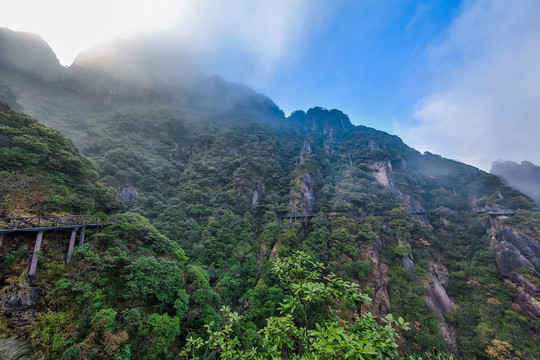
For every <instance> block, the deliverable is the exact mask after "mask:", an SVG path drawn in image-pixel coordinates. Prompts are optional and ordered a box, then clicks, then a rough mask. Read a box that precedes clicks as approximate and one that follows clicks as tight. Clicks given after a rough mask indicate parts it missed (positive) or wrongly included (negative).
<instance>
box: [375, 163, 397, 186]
mask: <svg viewBox="0 0 540 360" xmlns="http://www.w3.org/2000/svg"><path fill="white" fill-rule="evenodd" d="M373 170H374V172H373V176H374V177H375V180H377V182H378V183H379V184H381V185H382V186H384V187H385V188H386V189H388V190H394V184H393V183H392V181H390V179H389V177H388V174H389V173H390V171H392V165H391V164H390V162H389V161H379V162H376V163H375V164H373Z"/></svg>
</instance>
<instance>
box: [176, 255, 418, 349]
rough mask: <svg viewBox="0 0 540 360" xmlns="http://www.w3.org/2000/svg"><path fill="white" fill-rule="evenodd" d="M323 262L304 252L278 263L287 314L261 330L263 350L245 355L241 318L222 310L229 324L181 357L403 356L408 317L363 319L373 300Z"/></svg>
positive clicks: (190, 342) (195, 341)
mask: <svg viewBox="0 0 540 360" xmlns="http://www.w3.org/2000/svg"><path fill="white" fill-rule="evenodd" d="M323 271H324V267H323V265H322V264H321V263H319V262H315V261H313V259H312V258H311V257H310V256H309V255H307V254H305V253H303V252H295V253H294V254H293V256H291V257H285V258H281V259H277V260H275V261H274V264H273V268H272V272H273V274H274V275H275V276H276V277H277V278H278V279H279V281H280V284H281V286H282V287H283V288H284V289H285V291H286V293H287V295H286V297H285V300H284V301H283V302H282V304H281V308H280V311H281V314H280V315H279V316H273V317H270V318H268V319H267V325H266V326H265V327H264V328H263V329H262V330H261V331H260V334H261V335H262V336H263V342H262V347H261V348H252V349H250V350H247V351H246V350H243V349H242V348H241V346H240V341H239V340H238V338H237V337H234V338H233V337H232V333H233V330H232V329H233V325H234V324H235V323H237V322H239V320H240V318H241V317H240V316H239V315H238V314H237V313H235V312H231V311H230V310H229V309H228V308H222V312H223V313H224V317H225V319H226V322H225V324H224V325H223V327H222V328H221V329H217V330H213V329H212V326H213V324H209V325H206V326H205V327H206V330H207V337H206V338H203V337H195V336H191V337H189V338H188V339H187V344H186V346H185V347H184V349H183V351H182V352H181V353H180V355H181V356H182V357H184V358H189V359H209V358H216V357H217V358H221V359H233V358H234V359H235V358H244V359H266V358H271V359H279V358H295V359H328V358H335V359H341V358H351V359H381V358H393V357H395V356H397V343H396V338H397V337H398V334H397V332H396V328H402V329H408V324H407V323H405V322H404V321H403V319H402V318H399V319H397V320H395V319H394V318H393V317H392V315H391V314H389V315H387V316H386V317H382V318H379V317H376V316H375V315H372V314H370V313H367V314H364V315H362V316H360V315H359V310H360V309H359V306H361V305H362V304H365V303H367V302H369V301H370V300H371V299H370V298H369V297H368V296H367V295H365V294H362V293H361V291H360V289H359V287H358V285H357V284H355V283H351V282H347V281H344V280H342V279H340V278H338V277H337V276H335V275H334V274H328V275H324V274H323Z"/></svg>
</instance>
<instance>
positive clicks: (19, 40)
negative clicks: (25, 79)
mask: <svg viewBox="0 0 540 360" xmlns="http://www.w3.org/2000/svg"><path fill="white" fill-rule="evenodd" d="M0 67H6V68H9V69H11V70H14V71H17V72H20V73H23V74H25V75H30V76H32V77H35V78H38V79H40V80H45V81H51V80H57V79H60V78H61V77H62V75H63V73H64V70H65V68H64V67H63V66H62V65H60V62H59V61H58V59H57V58H56V55H55V53H54V51H53V50H52V48H51V47H50V46H49V44H47V43H46V42H45V40H43V39H42V38H41V37H40V36H39V35H36V34H33V33H28V32H21V31H13V30H10V29H7V28H0Z"/></svg>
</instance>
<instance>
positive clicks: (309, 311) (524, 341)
mask: <svg viewBox="0 0 540 360" xmlns="http://www.w3.org/2000/svg"><path fill="white" fill-rule="evenodd" d="M0 69H2V73H1V74H2V77H1V79H2V81H1V82H0V88H1V91H0V95H1V97H0V100H2V101H4V102H2V103H1V105H0V179H1V181H0V217H1V218H17V217H25V216H48V215H65V214H93V215H99V216H100V217H101V218H103V219H107V221H110V223H111V225H110V226H107V227H105V228H104V229H102V230H101V231H99V232H97V231H90V230H87V234H86V240H85V242H84V244H82V245H78V246H75V247H74V249H73V256H72V259H71V262H69V263H68V264H66V259H65V254H66V249H67V247H68V241H69V236H68V235H67V234H68V233H66V232H65V231H47V232H46V233H45V235H44V241H43V245H42V247H41V251H40V253H39V261H38V268H37V272H36V274H35V276H34V277H33V278H31V279H30V278H29V277H28V276H27V273H28V268H29V265H30V261H31V257H32V251H33V248H34V240H35V233H32V232H9V233H7V232H6V233H5V234H3V240H2V242H1V247H0V264H1V268H2V272H1V275H0V285H1V287H0V347H1V346H3V345H2V341H4V340H6V339H14V338H16V339H18V341H23V342H24V344H25V346H26V347H27V349H28V350H27V352H28V353H29V354H34V356H35V357H38V358H44V359H103V358H110V359H165V358H186V359H219V358H221V359H238V358H245V359H279V358H284V359H292V358H294V359H341V358H352V359H381V358H397V359H399V358H401V359H417V360H419V359H451V358H455V359H457V358H462V359H489V358H491V359H535V358H537V357H538V354H539V353H540V345H539V341H538V340H539V335H538V334H539V333H540V320H539V319H540V301H539V296H538V294H539V293H540V275H539V272H540V265H539V264H540V212H539V211H538V208H537V205H536V204H535V203H534V202H533V201H532V200H531V199H530V198H529V197H527V196H525V195H524V194H522V193H521V192H519V191H517V190H515V189H513V188H511V187H509V186H506V185H505V184H504V183H503V182H502V181H501V180H500V179H499V178H498V177H496V176H494V175H490V174H488V173H485V172H483V171H481V170H479V169H477V168H474V167H472V166H469V165H466V164H463V163H460V162H457V161H454V160H450V159H445V158H442V157H440V156H438V155H435V154H431V153H428V152H426V153H423V154H421V153H419V152H418V151H416V150H414V149H412V148H410V147H408V146H407V145H406V144H404V143H403V142H402V141H401V139H399V138H398V137H396V136H393V135H389V134H386V133H384V132H381V131H377V130H375V129H372V128H367V127H364V126H355V125H352V123H351V122H350V120H349V118H348V116H347V115H346V114H344V113H342V112H341V111H339V110H335V109H333V110H327V109H324V108H321V107H314V108H312V109H309V110H307V111H296V112H294V113H292V114H291V115H290V116H289V117H285V115H284V114H283V112H282V111H281V110H280V109H279V107H278V106H277V105H276V104H274V103H273V102H272V101H271V100H270V99H268V98H267V97H265V96H264V95H261V94H257V93H256V92H254V91H252V90H250V89H248V88H245V87H243V86H240V85H236V84H229V83H227V82H225V81H224V80H222V79H219V78H216V77H207V76H205V75H202V74H200V75H196V76H195V75H194V77H195V79H196V80H195V82H196V84H197V86H194V85H193V84H192V83H188V84H182V85H174V86H172V85H170V84H167V85H163V84H162V86H155V85H152V86H151V87H150V88H145V87H140V88H139V87H136V86H134V85H133V84H131V83H129V82H128V81H127V80H126V79H122V78H118V77H116V78H114V79H112V80H111V79H109V77H108V75H107V73H106V72H105V73H103V74H101V73H99V72H97V71H98V70H96V69H77V68H74V69H71V73H70V74H69V75H66V77H65V78H62V79H60V80H54V81H51V80H43V79H38V78H35V77H32V76H29V75H28V74H27V73H24V72H16V71H11V70H9V69H6V68H1V67H0ZM83 70H84V71H83ZM99 71H102V70H99ZM104 71H107V70H106V69H105V70H104ZM96 74H97V75H96ZM98 75H99V76H98ZM111 88H114V91H112V90H111ZM111 94H113V95H111ZM26 114H28V115H26ZM34 118H35V119H34ZM36 119H37V120H36ZM43 124H45V125H43ZM2 230H5V229H4V228H2V225H0V231H2ZM30 298H31V300H32V301H30V300H28V301H26V300H25V299H30ZM19 300H20V301H19Z"/></svg>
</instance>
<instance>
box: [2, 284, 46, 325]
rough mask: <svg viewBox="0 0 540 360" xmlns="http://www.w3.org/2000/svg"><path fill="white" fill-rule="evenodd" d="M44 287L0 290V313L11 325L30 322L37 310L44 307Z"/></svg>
mask: <svg viewBox="0 0 540 360" xmlns="http://www.w3.org/2000/svg"><path fill="white" fill-rule="evenodd" d="M45 294H46V291H45V289H43V288H41V287H30V288H26V289H24V288H23V289H19V290H18V291H17V292H15V293H12V292H7V291H2V292H0V304H1V305H0V314H1V315H3V316H5V317H6V318H8V320H9V321H10V323H11V324H12V325H13V326H16V327H19V326H24V325H28V324H31V323H32V322H33V321H34V320H35V319H36V315H37V313H38V312H40V311H43V310H44V309H45V308H46V304H45Z"/></svg>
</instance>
